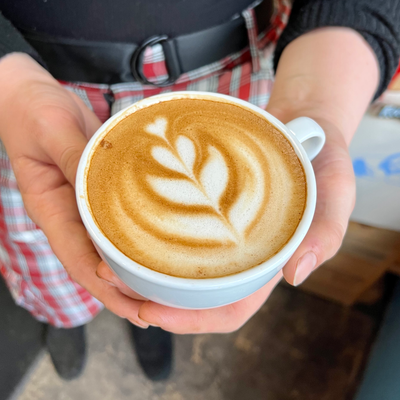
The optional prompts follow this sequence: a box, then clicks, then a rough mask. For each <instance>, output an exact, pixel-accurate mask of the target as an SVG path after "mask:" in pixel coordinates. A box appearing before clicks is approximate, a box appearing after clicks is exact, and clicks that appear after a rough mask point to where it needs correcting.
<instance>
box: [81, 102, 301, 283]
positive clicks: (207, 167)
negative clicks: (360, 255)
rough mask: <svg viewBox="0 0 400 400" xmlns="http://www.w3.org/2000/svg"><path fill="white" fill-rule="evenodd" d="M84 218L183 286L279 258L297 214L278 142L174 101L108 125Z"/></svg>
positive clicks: (226, 112) (217, 113)
mask: <svg viewBox="0 0 400 400" xmlns="http://www.w3.org/2000/svg"><path fill="white" fill-rule="evenodd" d="M87 190H88V201H89V208H90V210H91V213H92V215H93V217H94V219H95V221H96V223H97V225H98V227H99V228H100V230H101V231H102V232H103V233H104V235H105V236H106V237H107V238H108V239H109V240H110V241H111V242H112V243H113V244H114V245H115V246H116V247H117V248H118V249H119V250H120V251H121V252H122V253H124V254H125V255H126V256H128V257H129V258H131V259H132V260H134V261H135V262H137V263H139V264H141V265H143V266H146V267H148V268H151V269H153V270H155V271H158V272H161V273H165V274H168V275H173V276H177V277H183V278H215V277H221V276H226V275H230V274H234V273H238V272H241V271H244V270H246V269H249V268H251V267H254V266H256V265H258V264H260V263H262V262H263V261H266V260H267V259H269V258H270V257H272V256H273V255H274V254H276V253H277V252H279V250H281V249H282V247H283V246H284V245H285V244H286V243H287V242H288V241H289V239H290V238H291V237H292V235H293V234H294V232H295V230H296V228H297V226H298V224H299V222H300V220H301V218H302V215H303V212H304V209H305V205H306V198H307V186H306V178H305V173H304V171H303V168H302V165H301V163H300V161H299V159H298V157H297V155H296V153H295V151H294V149H293V148H292V146H291V145H290V143H289V141H288V140H287V139H286V138H285V136H284V135H283V134H282V133H281V132H280V131H279V130H278V129H276V128H275V127H274V126H273V125H272V124H271V123H269V122H268V121H267V120H265V119H264V118H262V117H261V116H259V115H257V114H256V113H254V112H252V111H250V110H248V109H245V108H243V107H240V106H238V105H235V104H233V103H229V102H225V101H217V100H204V99H192V98H191V99H175V100H169V101H163V102H160V103H157V104H154V105H151V106H149V107H146V108H143V109H140V110H138V111H136V112H134V113H133V114H131V115H128V116H127V117H126V118H125V119H123V120H122V121H121V122H119V123H118V124H117V125H115V126H114V127H113V128H112V129H111V130H110V131H109V132H108V133H107V134H106V136H105V137H103V138H102V140H100V141H99V143H98V145H97V147H96V148H95V150H94V153H93V155H92V158H91V160H90V164H89V167H88V169H87Z"/></svg>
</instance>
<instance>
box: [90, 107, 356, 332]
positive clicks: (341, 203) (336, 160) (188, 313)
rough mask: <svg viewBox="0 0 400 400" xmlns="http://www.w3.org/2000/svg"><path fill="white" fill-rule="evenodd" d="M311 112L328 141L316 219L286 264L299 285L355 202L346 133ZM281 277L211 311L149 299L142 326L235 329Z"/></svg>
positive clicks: (320, 166) (321, 159)
mask: <svg viewBox="0 0 400 400" xmlns="http://www.w3.org/2000/svg"><path fill="white" fill-rule="evenodd" d="M267 111H269V112H271V113H272V114H275V116H277V117H278V118H279V119H280V120H281V121H282V122H285V123H286V122H288V121H289V120H291V119H294V118H296V117H298V116H300V115H295V114H293V113H290V114H289V113H287V112H284V111H282V109H279V108H272V106H270V108H268V109H267ZM310 116H312V117H314V118H315V119H316V120H317V122H318V123H319V124H320V125H321V127H322V128H323V129H324V131H325V134H326V139H327V140H326V144H325V146H324V148H323V150H322V151H321V153H320V154H319V155H318V156H317V158H316V159H315V161H314V162H313V167H314V171H315V175H316V180H317V191H318V197H317V208H316V212H315V216H314V220H313V222H312V224H311V227H310V230H309V232H308V234H307V235H306V237H305V238H304V240H303V242H302V243H301V244H300V246H299V248H298V249H297V250H296V252H295V253H294V255H293V256H292V258H291V259H290V260H289V262H288V263H287V264H286V265H285V267H284V268H283V275H284V276H285V278H286V280H287V281H288V282H289V283H290V284H295V285H298V284H300V283H301V282H302V281H303V280H304V279H305V278H306V277H307V276H308V275H309V274H310V273H311V272H312V271H313V270H314V269H315V268H317V266H319V265H320V264H321V263H323V262H324V261H325V260H327V259H328V258H330V257H332V256H333V255H334V254H335V253H336V251H337V250H338V249H339V247H340V245H341V242H342V240H343V236H344V234H345V232H346V228H347V223H348V220H349V217H350V213H351V211H352V209H353V205H354V201H355V182H354V174H353V168H352V163H351V159H350V156H349V153H348V150H347V145H346V143H345V140H344V138H343V135H342V134H341V132H340V130H339V129H338V128H337V127H336V126H334V125H333V124H332V123H330V122H328V121H326V120H324V119H318V118H316V116H314V115H310ZM97 274H98V276H99V277H101V278H102V279H104V280H106V281H108V282H110V283H111V284H112V285H115V286H117V287H118V288H119V289H120V290H121V291H122V293H124V294H126V295H128V296H130V297H133V298H134V297H135V296H137V294H136V293H135V292H133V291H132V290H131V289H129V288H128V287H127V286H126V285H125V284H124V283H123V282H122V281H121V280H120V279H119V278H118V277H117V276H115V275H114V274H113V272H112V271H111V270H110V269H109V268H108V266H107V265H106V264H105V263H104V262H103V263H101V264H100V265H99V268H98V269H97ZM281 277H282V272H280V273H279V274H278V275H276V276H275V277H274V278H273V279H272V280H271V281H270V282H268V283H267V284H266V285H265V286H264V287H263V288H261V289H260V290H258V291H257V292H255V293H253V294H252V295H251V296H249V297H247V298H245V299H243V300H240V301H238V302H236V303H233V304H230V305H227V306H224V307H219V308H214V309H209V310H181V309H176V308H171V307H167V306H163V305H161V304H157V303H154V302H152V301H147V302H145V303H143V304H142V305H141V306H140V308H139V318H140V320H142V321H143V325H145V323H146V322H147V323H149V324H150V325H156V326H159V327H161V328H163V329H165V330H168V331H171V332H174V333H181V334H184V333H206V332H207V333H217V332H219V333H222V332H224V333H226V332H232V331H235V330H237V329H238V328H240V327H241V326H242V325H243V324H244V323H245V322H246V321H247V320H248V319H250V318H251V317H252V316H253V315H254V314H255V313H256V312H257V310H258V309H259V308H260V307H261V306H262V304H263V303H264V302H265V300H266V299H267V298H268V296H269V295H270V294H271V292H272V290H273V289H274V287H275V286H276V285H277V283H278V282H279V280H280V279H281Z"/></svg>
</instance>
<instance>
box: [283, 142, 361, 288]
mask: <svg viewBox="0 0 400 400" xmlns="http://www.w3.org/2000/svg"><path fill="white" fill-rule="evenodd" d="M333 155H334V157H333ZM313 165H314V169H315V172H316V180H317V205H316V211H315V215H314V220H313V222H312V224H311V227H310V229H309V231H308V233H307V235H306V237H305V238H304V240H303V242H302V243H301V244H300V246H299V247H298V249H297V250H296V252H295V253H294V254H293V256H292V257H291V259H290V260H289V262H288V263H287V264H286V265H285V267H284V268H283V274H284V276H285V279H286V280H287V281H288V282H289V283H290V284H293V285H299V284H301V283H302V282H303V281H304V280H305V279H306V278H307V277H308V276H309V274H310V273H311V272H312V271H313V270H314V269H315V268H317V267H318V266H319V265H320V264H321V263H323V262H324V261H326V260H328V259H329V258H331V257H333V256H334V255H335V254H336V252H337V251H338V249H339V248H340V245H341V243H342V240H343V237H344V235H345V233H346V229H347V225H348V221H349V218H350V214H351V212H352V210H353V207H354V202H355V183H354V175H353V168H352V164H351V159H350V157H349V155H348V152H347V150H346V149H344V148H342V147H340V146H339V147H338V146H337V145H336V144H335V143H333V144H332V143H331V144H328V145H327V146H326V148H324V150H323V151H322V152H321V154H320V155H319V156H318V157H317V159H316V160H315V162H314V163H313Z"/></svg>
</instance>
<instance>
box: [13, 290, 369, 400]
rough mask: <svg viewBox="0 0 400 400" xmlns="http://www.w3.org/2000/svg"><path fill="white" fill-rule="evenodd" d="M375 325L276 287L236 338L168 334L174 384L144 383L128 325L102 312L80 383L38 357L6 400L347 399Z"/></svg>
mask: <svg viewBox="0 0 400 400" xmlns="http://www.w3.org/2000/svg"><path fill="white" fill-rule="evenodd" d="M374 324H375V322H374V320H373V319H372V318H371V317H369V316H368V315H366V314H363V313H361V312H360V311H357V310H355V309H351V308H345V307H342V306H339V305H336V304H333V303H330V302H327V301H324V300H321V299H318V298H316V297H313V296H310V295H308V294H305V293H303V292H301V291H300V290H298V289H294V288H288V287H286V286H284V285H279V286H278V288H277V289H276V290H275V292H274V293H273V294H272V296H271V298H270V299H269V301H268V302H267V303H266V304H265V305H264V306H263V307H262V309H261V310H260V311H259V312H258V313H257V314H256V315H255V316H254V317H253V318H252V319H251V320H250V321H249V322H248V323H247V324H246V325H245V326H244V327H243V328H241V329H240V330H239V331H237V332H235V333H232V334H228V335H211V334H207V335H195V336H191V335H184V336H175V362H174V364H175V366H174V372H173V375H172V376H171V378H170V379H169V380H168V381H166V382H162V383H153V382H151V381H149V380H147V379H146V378H145V376H144V375H143V374H142V372H141V370H140V367H139V365H138V363H137V361H136V359H135V354H134V352H133V350H132V348H131V345H130V338H129V336H128V330H127V329H126V322H125V321H123V320H121V319H119V318H118V317H116V316H114V315H113V314H111V313H109V312H108V311H104V312H102V313H101V314H100V315H99V316H98V317H97V318H96V319H95V320H94V321H93V322H91V323H90V324H89V325H88V342H89V357H88V362H87V366H86V369H85V371H84V373H83V375H82V376H81V377H80V378H78V379H76V380H74V381H71V382H65V381H62V380H61V379H59V378H58V376H57V375H56V373H55V371H54V369H53V367H52V364H51V361H50V358H49V356H48V355H47V353H45V352H43V353H42V356H41V357H40V359H39V360H38V362H37V363H36V365H35V367H34V368H33V370H32V371H31V373H30V374H29V376H28V377H27V379H26V380H25V382H24V384H23V385H22V387H20V388H19V390H18V392H17V393H15V394H14V396H13V400H14V399H15V400H128V399H129V400H204V399H207V400H239V399H240V400H243V399H246V400H247V399H249V400H345V399H346V400H347V399H351V398H352V396H353V393H354V390H355V388H356V386H357V383H358V381H359V376H360V370H361V366H362V364H363V360H364V358H365V355H366V354H367V353H368V350H369V346H370V344H371V341H372V338H373V331H374Z"/></svg>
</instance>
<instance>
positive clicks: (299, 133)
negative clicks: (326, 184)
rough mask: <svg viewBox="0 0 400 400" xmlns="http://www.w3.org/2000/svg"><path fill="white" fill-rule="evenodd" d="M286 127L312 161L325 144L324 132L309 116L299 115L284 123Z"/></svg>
mask: <svg viewBox="0 0 400 400" xmlns="http://www.w3.org/2000/svg"><path fill="white" fill-rule="evenodd" d="M286 127H287V128H288V129H289V130H290V131H291V132H292V133H293V134H294V135H295V136H296V138H297V139H298V140H299V142H300V143H301V144H302V146H303V148H304V150H305V151H306V153H307V156H308V158H309V159H310V161H312V160H313V159H314V158H315V157H316V156H317V155H318V153H319V152H320V151H321V150H322V147H324V144H325V132H324V131H323V129H322V128H321V127H320V126H319V125H318V124H317V123H316V122H315V121H314V120H313V119H311V118H308V117H300V118H296V119H294V120H292V121H290V122H288V123H287V124H286Z"/></svg>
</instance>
